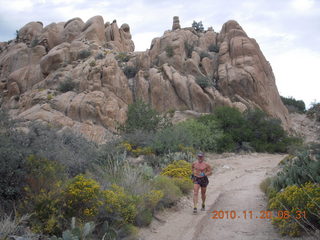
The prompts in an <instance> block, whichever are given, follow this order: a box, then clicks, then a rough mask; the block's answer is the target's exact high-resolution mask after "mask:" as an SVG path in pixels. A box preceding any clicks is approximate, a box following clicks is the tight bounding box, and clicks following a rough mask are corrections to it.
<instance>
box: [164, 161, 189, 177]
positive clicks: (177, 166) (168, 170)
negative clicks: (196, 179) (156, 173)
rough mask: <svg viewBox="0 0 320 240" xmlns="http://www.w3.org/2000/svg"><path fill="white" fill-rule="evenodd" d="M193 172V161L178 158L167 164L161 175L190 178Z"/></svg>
mask: <svg viewBox="0 0 320 240" xmlns="http://www.w3.org/2000/svg"><path fill="white" fill-rule="evenodd" d="M191 173H192V170H191V163H188V162H187V161H185V160H178V161H174V162H173V163H171V164H169V165H168V166H166V167H165V168H164V169H163V170H162V172H161V175H162V176H168V177H178V178H189V177H190V175H191Z"/></svg>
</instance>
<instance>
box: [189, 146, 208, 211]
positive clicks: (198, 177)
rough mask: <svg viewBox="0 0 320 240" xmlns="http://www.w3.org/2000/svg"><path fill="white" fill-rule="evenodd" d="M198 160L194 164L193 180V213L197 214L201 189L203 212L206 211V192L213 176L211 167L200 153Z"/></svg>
mask: <svg viewBox="0 0 320 240" xmlns="http://www.w3.org/2000/svg"><path fill="white" fill-rule="evenodd" d="M197 156H198V160H197V161H195V162H194V163H192V180H193V183H194V185H193V204H194V208H193V213H197V204H198V194H199V189H200V187H201V199H202V207H201V210H202V211H204V210H205V201H206V190H207V186H208V183H209V180H208V177H207V176H210V175H211V174H212V168H211V166H210V165H209V164H208V163H206V162H205V161H204V154H203V153H202V152H200V153H198V155H197Z"/></svg>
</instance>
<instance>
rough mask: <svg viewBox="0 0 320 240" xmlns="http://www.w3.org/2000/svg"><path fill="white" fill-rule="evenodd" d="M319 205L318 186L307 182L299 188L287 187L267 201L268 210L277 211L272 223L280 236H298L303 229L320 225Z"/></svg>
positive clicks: (319, 194)
mask: <svg viewBox="0 0 320 240" xmlns="http://www.w3.org/2000/svg"><path fill="white" fill-rule="evenodd" d="M319 203H320V185H319V184H316V183H311V182H307V183H305V184H303V185H301V186H300V187H299V186H296V185H291V186H287V187H286V188H285V189H284V191H282V192H278V193H277V194H276V195H275V196H274V197H273V198H271V199H270V200H269V206H270V209H271V210H277V211H278V212H277V213H278V215H279V216H277V217H275V218H274V219H273V223H274V224H275V225H277V226H278V227H279V229H280V232H281V234H282V235H290V236H293V237H296V236H299V235H300V231H301V230H302V229H303V227H307V228H310V227H314V226H319V225H320V217H319V215H318V213H319ZM288 216H290V217H288Z"/></svg>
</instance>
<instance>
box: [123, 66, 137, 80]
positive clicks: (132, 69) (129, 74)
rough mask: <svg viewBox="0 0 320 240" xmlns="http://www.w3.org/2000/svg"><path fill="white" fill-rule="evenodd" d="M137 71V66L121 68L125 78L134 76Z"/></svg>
mask: <svg viewBox="0 0 320 240" xmlns="http://www.w3.org/2000/svg"><path fill="white" fill-rule="evenodd" d="M137 72H138V68H136V67H133V66H126V67H124V69H123V73H124V74H125V75H126V77H127V78H134V77H135V76H136V74H137Z"/></svg>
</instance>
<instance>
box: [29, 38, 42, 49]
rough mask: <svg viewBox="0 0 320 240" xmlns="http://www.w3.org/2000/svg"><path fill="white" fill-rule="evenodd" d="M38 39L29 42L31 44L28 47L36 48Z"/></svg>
mask: <svg viewBox="0 0 320 240" xmlns="http://www.w3.org/2000/svg"><path fill="white" fill-rule="evenodd" d="M39 42H40V41H39V39H38V38H35V39H33V40H32V41H31V43H30V47H31V48H34V47H35V46H37V45H38V44H39Z"/></svg>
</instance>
